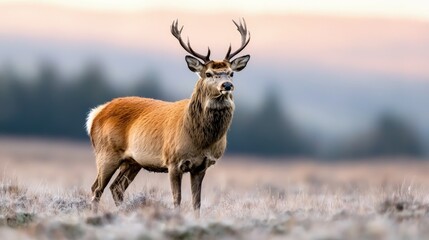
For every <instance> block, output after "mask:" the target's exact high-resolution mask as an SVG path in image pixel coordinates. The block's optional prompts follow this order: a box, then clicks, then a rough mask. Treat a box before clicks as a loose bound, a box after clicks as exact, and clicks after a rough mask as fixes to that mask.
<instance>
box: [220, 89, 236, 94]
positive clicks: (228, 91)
mask: <svg viewBox="0 0 429 240" xmlns="http://www.w3.org/2000/svg"><path fill="white" fill-rule="evenodd" d="M232 91H233V90H220V93H221V94H222V95H227V94H230V93H232Z"/></svg>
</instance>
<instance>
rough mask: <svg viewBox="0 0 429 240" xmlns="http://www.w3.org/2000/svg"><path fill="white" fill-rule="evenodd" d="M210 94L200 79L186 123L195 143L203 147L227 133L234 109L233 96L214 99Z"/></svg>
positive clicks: (190, 103) (186, 127) (186, 128)
mask: <svg viewBox="0 0 429 240" xmlns="http://www.w3.org/2000/svg"><path fill="white" fill-rule="evenodd" d="M208 96H209V94H208V93H206V92H205V90H204V86H203V85H202V81H201V80H200V81H198V83H197V86H196V87H195V90H194V92H193V93H192V97H191V101H190V102H189V107H188V111H187V113H186V118H185V123H184V124H185V126H184V127H185V130H186V131H187V132H188V134H189V135H190V137H191V139H192V141H193V142H194V144H195V145H196V146H199V147H201V148H202V149H203V148H207V147H209V146H210V145H212V144H214V143H216V142H217V141H219V140H220V139H221V138H222V137H223V136H224V135H225V134H226V132H227V131H228V128H229V126H230V124H231V120H232V115H233V111H234V106H233V103H232V96H225V95H221V96H219V97H218V98H212V99H210V97H208ZM229 98H230V99H229Z"/></svg>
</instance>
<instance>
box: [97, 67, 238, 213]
mask: <svg viewBox="0 0 429 240" xmlns="http://www.w3.org/2000/svg"><path fill="white" fill-rule="evenodd" d="M214 65H216V64H214ZM221 65H222V66H224V65H223V63H222V62H221V64H219V66H221ZM226 66H228V65H226ZM214 94H215V95H214ZM208 102H210V103H211V104H209V105H207V104H208ZM233 110H234V105H233V102H232V95H231V94H227V95H222V94H219V91H218V90H217V88H215V89H214V86H213V85H210V86H209V85H208V84H206V82H205V80H204V79H200V80H199V81H198V82H197V84H196V86H195V89H194V92H193V94H192V97H191V99H185V100H181V101H178V102H164V101H159V100H154V99H147V98H140V97H124V98H117V99H114V100H112V101H111V102H109V103H107V104H105V106H104V107H103V109H101V111H100V112H99V113H98V114H97V115H96V116H95V118H94V119H93V122H92V127H91V129H90V136H91V140H92V143H93V147H94V151H95V154H96V163H97V170H98V176H97V179H96V180H95V182H94V184H93V187H92V191H93V194H94V197H93V200H94V205H96V203H97V202H98V201H99V198H100V197H101V194H102V192H103V190H104V188H105V187H106V186H107V184H108V182H109V180H110V178H111V177H112V175H113V174H114V172H115V171H116V170H117V169H120V174H119V175H118V177H117V178H116V180H115V181H114V182H113V183H112V186H111V187H110V189H111V191H112V195H113V198H114V200H115V203H116V204H120V203H121V202H122V200H123V193H124V191H125V189H126V188H127V187H128V185H129V183H131V181H132V180H133V179H134V177H135V175H137V173H138V171H139V170H140V168H145V169H147V170H149V171H155V172H169V175H170V179H171V183H172V190H173V196H174V203H175V206H178V205H179V204H180V200H181V194H180V182H181V178H182V174H183V173H184V172H190V173H191V182H192V186H193V187H192V191H193V194H194V195H195V196H194V197H193V199H194V207H195V209H198V208H199V206H200V202H199V199H200V194H201V193H200V192H201V182H202V179H203V178H204V173H205V170H206V169H207V168H208V167H209V166H210V165H212V164H214V162H215V161H214V160H215V159H218V158H220V157H221V156H222V155H223V153H224V151H225V147H226V133H227V130H228V128H229V126H230V123H231V120H232V116H233ZM148 158H151V159H148Z"/></svg>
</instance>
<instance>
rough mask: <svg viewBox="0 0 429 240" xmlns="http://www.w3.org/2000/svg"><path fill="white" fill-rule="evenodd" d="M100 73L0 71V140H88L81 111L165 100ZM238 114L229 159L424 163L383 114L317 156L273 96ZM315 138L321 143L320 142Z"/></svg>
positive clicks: (154, 87) (148, 81)
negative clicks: (114, 102) (120, 101)
mask: <svg viewBox="0 0 429 240" xmlns="http://www.w3.org/2000/svg"><path fill="white" fill-rule="evenodd" d="M103 72H104V71H103V69H102V68H101V67H100V66H99V65H98V64H96V63H92V64H88V66H87V67H86V68H85V69H84V70H82V72H81V73H79V74H76V75H75V76H73V77H68V78H67V79H65V78H64V77H62V76H61V75H60V74H59V71H58V70H57V69H56V67H55V65H53V64H50V63H44V64H42V65H41V66H40V69H39V70H38V73H37V74H36V75H35V77H34V76H32V77H25V76H22V75H20V74H18V72H17V71H15V70H14V68H13V67H11V66H6V67H4V68H3V69H1V71H0V134H1V135H20V136H36V137H39V136H42V137H61V138H72V139H88V137H87V136H86V132H85V129H84V125H85V118H86V115H87V113H88V111H89V110H90V109H91V108H93V107H95V106H97V105H99V104H102V103H104V102H106V101H109V100H111V99H112V98H115V97H119V96H130V95H135V96H143V97H149V98H157V99H163V100H174V99H168V97H166V96H167V94H165V92H164V91H163V89H162V87H161V85H160V83H159V79H158V77H157V76H156V74H149V75H147V74H146V75H143V76H142V77H141V79H138V81H136V84H135V85H134V86H130V88H129V89H118V88H114V87H113V86H111V84H109V81H108V79H107V78H106V76H105V75H104V73H103ZM246 109H247V108H246V106H240V107H238V108H237V110H236V113H235V115H234V121H233V124H232V127H231V130H230V132H229V138H228V141H229V144H228V153H232V154H249V155H264V156H304V157H330V158H339V157H341V158H350V159H351V158H359V157H380V156H392V155H394V156H415V157H419V156H423V155H424V149H423V147H422V146H423V145H422V142H421V139H420V138H419V136H418V135H417V134H416V132H415V131H416V130H415V129H413V126H412V125H410V124H408V123H407V122H406V121H404V119H401V118H400V117H398V116H396V115H394V114H391V113H389V112H387V113H383V114H380V117H379V119H378V120H377V121H376V122H375V123H374V126H373V128H371V129H368V131H366V132H363V133H360V134H359V135H358V136H350V137H349V138H348V139H347V140H345V141H340V142H338V143H336V144H331V145H332V146H333V147H331V148H330V149H328V150H326V149H323V150H322V149H320V147H319V146H320V145H323V144H321V142H319V141H320V139H323V137H322V136H317V135H316V136H315V135H314V134H313V135H310V134H305V133H304V132H305V131H302V129H300V128H298V127H297V125H296V123H294V122H292V121H291V119H292V118H291V117H290V116H289V115H288V114H287V113H285V112H284V111H283V110H282V107H281V102H280V100H279V96H278V95H276V94H275V92H268V93H267V94H266V99H265V100H264V102H263V103H262V104H261V106H260V107H259V108H257V109H247V110H246ZM319 137H320V138H319Z"/></svg>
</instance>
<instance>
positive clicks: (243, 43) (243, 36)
mask: <svg viewBox="0 0 429 240" xmlns="http://www.w3.org/2000/svg"><path fill="white" fill-rule="evenodd" d="M242 19H243V22H241V19H240V25H239V24H238V23H237V22H235V21H234V20H232V22H233V23H234V24H235V26H237V30H238V32H239V33H240V35H241V47H240V48H239V49H237V51H235V52H233V53H231V44H230V45H229V48H228V52H227V53H226V56H225V59H226V60H231V58H233V57H234V56H235V55H237V54H238V53H239V52H241V51H242V50H243V49H244V48H245V47H246V46H247V44H248V43H249V41H250V32H248V31H247V25H246V20H244V18H242ZM247 35H249V38H247Z"/></svg>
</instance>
